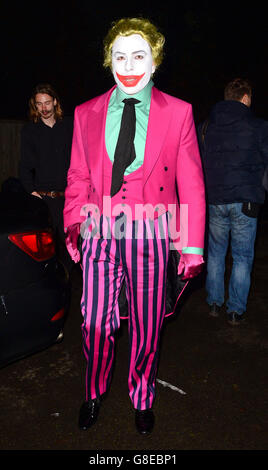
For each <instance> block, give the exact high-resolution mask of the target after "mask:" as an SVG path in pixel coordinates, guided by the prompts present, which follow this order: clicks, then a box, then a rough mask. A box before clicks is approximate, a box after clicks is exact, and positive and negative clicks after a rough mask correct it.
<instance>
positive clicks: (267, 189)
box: [262, 165, 268, 192]
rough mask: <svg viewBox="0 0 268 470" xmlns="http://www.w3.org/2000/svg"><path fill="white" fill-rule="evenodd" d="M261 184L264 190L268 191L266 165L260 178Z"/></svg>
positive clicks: (267, 170)
mask: <svg viewBox="0 0 268 470" xmlns="http://www.w3.org/2000/svg"><path fill="white" fill-rule="evenodd" d="M262 185H263V187H264V189H265V191H267V192H268V165H267V167H266V168H265V170H264V174H263V178H262Z"/></svg>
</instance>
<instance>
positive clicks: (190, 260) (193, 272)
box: [178, 253, 204, 279]
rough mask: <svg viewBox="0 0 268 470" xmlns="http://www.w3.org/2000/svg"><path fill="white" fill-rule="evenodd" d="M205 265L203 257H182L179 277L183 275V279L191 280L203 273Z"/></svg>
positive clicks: (187, 255) (189, 255) (187, 254)
mask: <svg viewBox="0 0 268 470" xmlns="http://www.w3.org/2000/svg"><path fill="white" fill-rule="evenodd" d="M203 264H204V259H203V256H201V255H195V254H191V253H184V254H182V255H181V258H180V262H179V265H178V275H181V274H183V277H182V279H190V278H192V277H195V276H197V274H199V273H200V272H201V271H202V268H203Z"/></svg>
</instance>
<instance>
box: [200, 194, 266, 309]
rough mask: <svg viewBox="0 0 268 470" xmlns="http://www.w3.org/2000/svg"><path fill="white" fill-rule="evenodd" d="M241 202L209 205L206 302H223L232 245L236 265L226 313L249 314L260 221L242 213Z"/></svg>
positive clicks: (231, 278) (233, 269)
mask: <svg viewBox="0 0 268 470" xmlns="http://www.w3.org/2000/svg"><path fill="white" fill-rule="evenodd" d="M241 209H242V203H233V204H221V205H209V237H208V260H207V278H206V290H207V293H208V296H207V303H208V304H209V305H211V304H213V303H216V304H217V305H218V306H219V307H220V306H221V305H223V303H224V293H225V289H224V273H225V257H226V252H227V249H228V246H229V235H230V242H231V250H232V258H233V266H232V273H231V277H230V281H229V298H228V301H227V303H226V306H227V313H229V312H237V313H238V314H242V313H244V312H245V311H246V305H247V298H248V293H249V289H250V282H251V279H250V278H251V270H252V264H253V260H254V245H255V238H256V230H257V218H252V217H248V216H246V215H245V214H243V212H242V210H241Z"/></svg>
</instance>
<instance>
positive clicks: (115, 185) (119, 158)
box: [111, 98, 139, 197]
mask: <svg viewBox="0 0 268 470" xmlns="http://www.w3.org/2000/svg"><path fill="white" fill-rule="evenodd" d="M123 102H124V103H125V105H124V109H123V114H122V119H121V126H120V131H119V136H118V141H117V144H116V149H115V153H114V163H113V171H112V185H111V197H112V196H114V195H115V194H116V193H118V191H119V190H120V188H121V186H122V184H123V179H124V173H125V169H126V168H127V167H128V166H129V165H130V164H131V163H132V162H133V161H134V160H135V158H136V153H135V147H134V137H135V132H136V113H135V104H136V103H139V100H136V99H135V98H128V99H125V100H123Z"/></svg>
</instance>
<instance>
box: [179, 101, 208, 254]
mask: <svg viewBox="0 0 268 470" xmlns="http://www.w3.org/2000/svg"><path fill="white" fill-rule="evenodd" d="M176 179H177V187H178V193H179V202H180V232H181V240H182V253H193V254H200V255H202V254H203V248H204V235H205V217H206V201H205V186H204V176H203V169H202V163H201V158H200V153H199V147H198V141H197V136H196V129H195V124H194V119H193V113H192V106H191V105H190V104H189V105H188V109H187V111H186V116H185V119H184V122H183V126H182V130H181V138H180V145H179V151H178V159H177V173H176Z"/></svg>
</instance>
